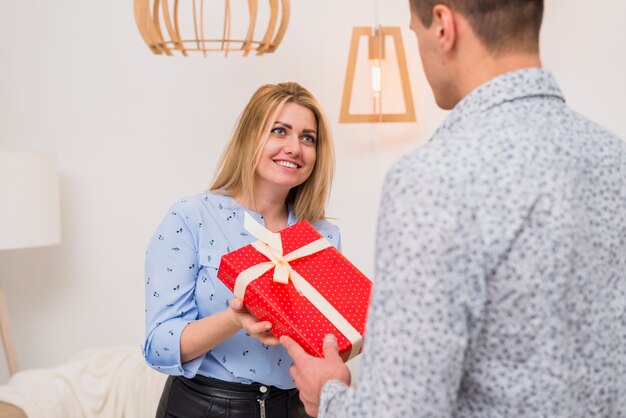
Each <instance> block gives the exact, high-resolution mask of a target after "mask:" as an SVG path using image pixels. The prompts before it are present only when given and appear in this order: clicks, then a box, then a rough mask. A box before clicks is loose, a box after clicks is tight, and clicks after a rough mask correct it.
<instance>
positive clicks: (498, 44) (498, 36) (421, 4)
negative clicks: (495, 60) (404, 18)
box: [410, 0, 543, 53]
mask: <svg viewBox="0 0 626 418" xmlns="http://www.w3.org/2000/svg"><path fill="white" fill-rule="evenodd" d="M410 2H411V10H412V12H413V13H417V16H419V18H420V20H421V22H422V24H423V25H424V26H426V27H430V25H431V24H432V21H433V8H434V7H435V6H436V5H437V4H443V5H446V6H448V7H450V8H452V9H454V10H457V11H458V12H459V13H461V14H462V15H463V16H464V17H465V18H466V19H467V20H468V22H469V24H470V25H471V26H472V29H473V30H474V32H475V33H476V36H477V37H478V38H479V39H480V40H481V41H482V42H483V44H484V45H485V47H486V48H487V49H488V50H490V51H491V52H494V53H499V52H504V51H508V50H511V49H521V50H523V51H525V52H538V48H539V29H540V28H541V20H542V18H543V0H410Z"/></svg>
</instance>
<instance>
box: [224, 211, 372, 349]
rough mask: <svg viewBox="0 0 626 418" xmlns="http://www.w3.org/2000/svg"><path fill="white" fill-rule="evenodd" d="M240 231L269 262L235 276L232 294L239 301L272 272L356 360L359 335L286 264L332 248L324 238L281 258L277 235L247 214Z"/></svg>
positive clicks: (278, 236)
mask: <svg viewBox="0 0 626 418" xmlns="http://www.w3.org/2000/svg"><path fill="white" fill-rule="evenodd" d="M244 228H245V229H246V230H248V232H250V233H251V234H252V235H253V236H254V237H255V238H257V239H258V241H255V242H253V243H252V246H253V247H254V248H255V249H256V250H257V251H259V252H260V253H261V254H263V255H265V256H266V257H267V258H269V260H270V261H266V262H263V263H259V264H257V265H255V266H252V267H249V268H248V269H246V270H244V271H242V272H241V273H239V275H238V276H237V279H236V281H235V288H234V291H233V293H234V294H235V296H237V297H238V298H240V299H243V297H244V294H245V293H246V288H247V287H248V285H249V284H250V283H252V282H253V281H254V280H255V279H257V278H259V277H260V276H261V275H262V274H263V273H265V272H267V271H269V270H270V269H272V268H274V278H273V280H274V281H275V282H278V283H283V284H287V283H289V279H291V282H292V283H293V285H294V287H295V288H296V290H298V292H300V293H301V294H302V295H304V297H306V298H307V299H308V300H309V302H311V303H312V304H313V306H315V307H316V308H317V309H318V310H319V311H320V312H321V313H322V314H323V315H324V316H325V317H326V318H328V320H329V321H330V322H331V323H332V324H333V325H334V326H335V327H336V328H337V329H338V330H339V331H340V332H341V333H342V334H343V335H344V336H345V337H346V338H347V339H348V341H350V343H351V344H352V349H351V350H350V356H349V358H352V357H354V356H356V355H357V354H358V353H359V351H361V345H362V344H363V337H361V334H359V332H358V331H357V330H356V329H355V328H354V327H353V326H352V324H350V322H348V321H347V320H346V319H345V318H344V317H343V316H342V315H341V313H339V311H337V310H336V309H335V308H334V307H333V306H332V305H331V304H330V303H329V302H328V301H327V300H326V299H325V298H324V296H322V295H321V294H320V293H319V292H318V291H317V290H316V289H315V288H314V287H313V286H311V284H310V283H309V282H307V281H306V279H305V278H304V277H302V276H301V275H300V274H298V272H297V271H295V270H294V269H292V268H291V266H290V265H289V262H290V261H293V260H296V259H298V258H301V257H305V256H307V255H311V254H315V253H317V252H319V251H322V250H323V249H325V248H328V247H330V246H331V245H332V244H331V243H330V242H328V241H327V240H326V239H324V238H320V239H318V240H316V241H313V242H311V243H309V244H307V245H305V246H303V247H300V248H298V249H297V250H295V251H292V252H290V253H289V254H283V245H282V241H281V238H280V234H279V233H275V232H272V231H269V230H268V229H266V228H264V227H263V226H262V225H261V224H259V223H258V222H257V221H255V220H254V219H253V218H252V216H250V215H249V214H248V213H247V212H246V213H245V214H244Z"/></svg>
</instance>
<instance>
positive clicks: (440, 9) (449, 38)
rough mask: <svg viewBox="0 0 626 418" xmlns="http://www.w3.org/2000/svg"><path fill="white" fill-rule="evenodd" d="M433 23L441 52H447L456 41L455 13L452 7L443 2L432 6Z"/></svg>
mask: <svg viewBox="0 0 626 418" xmlns="http://www.w3.org/2000/svg"><path fill="white" fill-rule="evenodd" d="M432 24H433V25H435V29H436V32H437V33H436V36H437V40H438V42H439V45H440V47H441V49H442V51H443V52H448V51H450V50H451V49H452V48H454V45H455V43H456V36H457V30H456V29H457V28H456V15H455V13H454V12H453V11H452V9H451V8H450V7H448V6H446V5H443V4H437V5H436V6H435V7H433V23H432Z"/></svg>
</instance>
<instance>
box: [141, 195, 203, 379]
mask: <svg viewBox="0 0 626 418" xmlns="http://www.w3.org/2000/svg"><path fill="white" fill-rule="evenodd" d="M184 211H185V202H184V201H183V202H178V203H175V204H174V205H172V207H171V208H170V211H169V213H167V214H166V215H165V218H164V219H163V221H162V222H161V223H160V224H159V226H158V227H157V229H156V232H155V233H154V235H153V237H152V238H151V239H150V242H149V244H148V250H147V252H146V259H145V302H146V310H145V319H146V338H145V342H144V347H143V351H144V356H145V359H146V362H147V363H148V364H149V365H150V366H151V367H153V368H154V369H156V370H158V371H160V372H162V373H166V374H171V375H184V376H185V377H193V376H195V374H196V372H197V370H198V368H199V367H200V364H201V363H202V360H203V357H204V356H200V357H198V358H196V359H194V360H191V361H189V362H186V363H184V364H182V363H181V357H180V337H181V334H182V331H183V329H184V328H185V326H187V324H189V323H190V322H192V321H194V320H196V319H197V318H198V307H197V305H196V300H195V296H194V291H195V287H196V279H197V275H198V271H199V266H198V263H197V244H196V243H197V231H195V230H193V228H190V226H189V225H193V224H194V223H192V222H189V218H188V216H187V215H185V213H184Z"/></svg>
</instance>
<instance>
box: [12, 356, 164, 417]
mask: <svg viewBox="0 0 626 418" xmlns="http://www.w3.org/2000/svg"><path fill="white" fill-rule="evenodd" d="M166 378H167V376H166V375H163V374H161V373H158V372H156V371H154V370H153V369H151V368H149V367H148V366H147V365H146V364H145V362H144V359H143V356H142V353H141V349H140V348H139V347H129V346H121V347H111V348H105V349H97V350H88V351H84V352H81V353H79V354H78V355H76V356H75V357H73V358H72V359H71V360H70V361H69V362H67V363H65V364H63V365H61V366H58V367H54V368H49V369H32V370H24V371H21V372H18V373H16V374H14V375H13V376H12V377H11V378H10V379H9V381H8V382H7V383H6V384H5V385H2V386H0V417H3V418H5V417H6V418H13V417H15V418H26V417H27V418H57V417H58V418H75V417H76V418H146V417H154V415H155V412H156V408H157V404H158V401H159V398H160V396H161V391H162V390H163V385H164V384H165V380H166Z"/></svg>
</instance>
